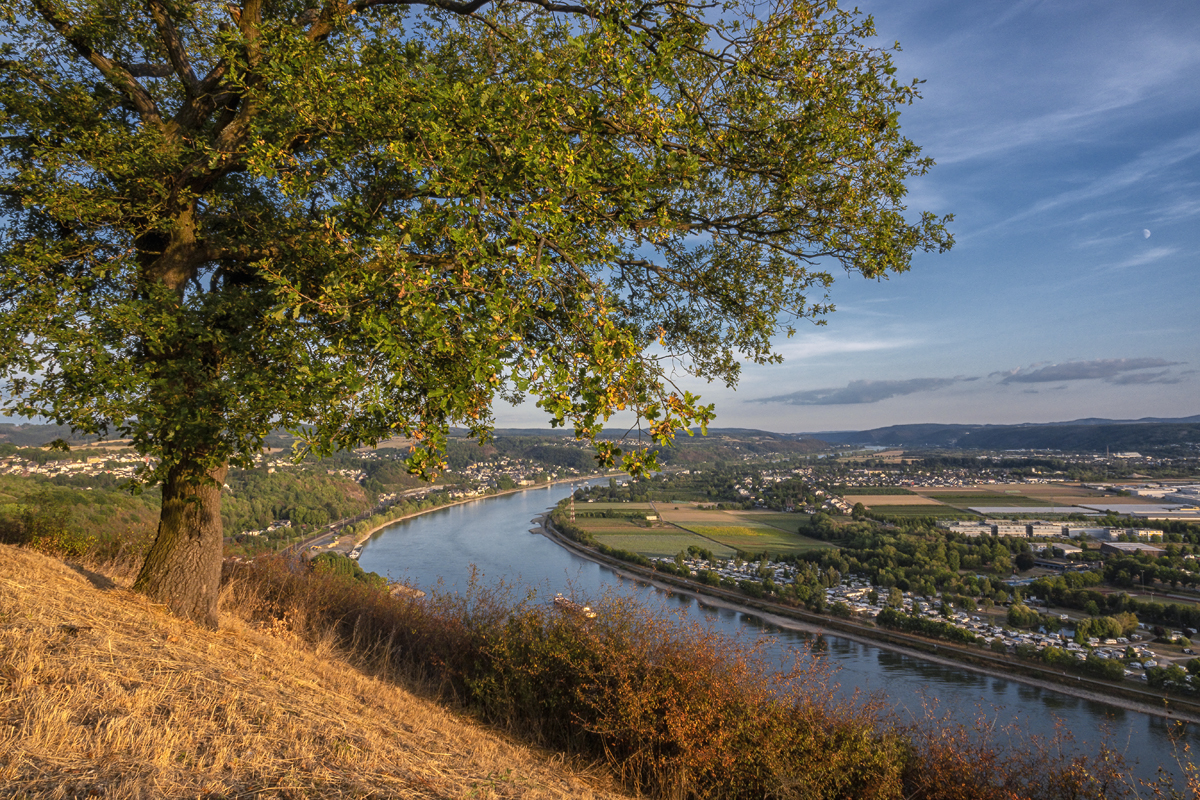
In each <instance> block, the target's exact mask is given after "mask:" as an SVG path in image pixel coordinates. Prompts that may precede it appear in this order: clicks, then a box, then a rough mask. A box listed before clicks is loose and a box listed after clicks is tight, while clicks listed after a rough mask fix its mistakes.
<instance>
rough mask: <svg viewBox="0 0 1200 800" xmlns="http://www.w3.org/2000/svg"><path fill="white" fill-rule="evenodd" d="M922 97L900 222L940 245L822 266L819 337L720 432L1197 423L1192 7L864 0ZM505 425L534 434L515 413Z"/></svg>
mask: <svg viewBox="0 0 1200 800" xmlns="http://www.w3.org/2000/svg"><path fill="white" fill-rule="evenodd" d="M858 7H859V8H860V9H861V10H862V11H864V12H866V13H869V14H871V15H872V16H873V17H874V19H875V22H876V27H877V30H878V33H879V38H878V41H879V43H880V44H890V43H891V42H894V41H899V42H900V45H901V47H902V48H903V50H902V52H900V53H897V54H895V56H894V62H895V65H896V66H897V68H898V71H897V77H898V78H920V79H923V80H924V81H925V83H924V84H923V86H922V95H923V99H922V100H920V101H918V102H917V103H916V104H915V105H913V106H911V107H908V108H906V109H905V110H904V111H903V113H902V115H901V127H902V130H903V131H904V134H905V135H906V136H907V137H908V138H910V139H912V140H913V141H914V142H916V143H917V144H918V145H920V146H921V147H922V148H923V151H924V153H923V154H924V155H928V156H930V157H931V158H933V159H934V160H935V161H936V162H937V166H935V167H934V168H933V169H932V170H931V171H930V172H929V174H927V175H926V176H924V177H921V178H919V179H916V180H914V181H912V182H910V184H909V196H908V207H909V210H910V211H912V212H919V211H922V210H927V211H932V212H934V213H936V214H938V215H941V214H946V213H953V214H954V215H955V217H956V219H955V221H954V222H953V223H952V225H951V231H952V233H953V234H954V236H955V238H956V244H955V246H954V248H953V250H951V251H950V252H949V253H946V254H919V255H917V256H916V257H915V258H914V260H913V264H912V268H911V270H909V271H908V272H907V273H904V274H902V275H899V276H892V277H891V278H890V279H888V280H886V281H882V282H874V281H868V280H865V279H863V278H861V277H860V276H850V275H844V274H842V275H839V276H838V280H837V282H836V283H835V285H834V287H833V289H832V292H831V299H832V300H833V302H834V304H835V306H836V309H837V310H836V311H835V312H834V313H833V314H831V315H830V316H829V317H828V318H827V324H826V325H825V326H824V327H819V328H818V327H813V326H812V325H810V324H808V323H801V324H800V326H799V327H800V330H799V332H798V333H797V334H796V336H794V337H793V338H791V339H781V340H780V341H779V343H778V347H779V351H780V352H781V353H782V354H783V356H784V359H785V360H784V363H783V364H780V365H772V366H765V367H760V366H755V365H749V366H747V367H745V368H744V370H743V374H742V379H741V381H740V383H739V385H738V387H737V389H736V391H732V390H729V389H726V388H725V387H724V386H722V385H720V384H706V383H704V382H702V381H694V380H693V381H684V385H685V386H686V387H687V388H689V389H691V390H692V391H695V392H697V393H699V394H700V395H701V396H702V397H703V399H704V400H705V401H706V402H714V403H715V404H716V410H717V419H716V421H715V423H714V424H715V425H716V426H718V427H744V428H757V429H760V430H770V431H778V432H816V431H828V430H862V429H868V428H874V427H880V426H885V425H895V424H907V423H921V422H940V423H996V424H999V423H1021V422H1054V421H1067V420H1073V419H1080V418H1085V417H1102V418H1109V419H1138V418H1141V417H1184V416H1191V415H1194V414H1200V302H1198V301H1200V3H1197V2H1195V0H1163V1H1162V2H1159V1H1157V0H1146V1H1145V2H1139V3H1129V2H1127V0H1125V1H1122V2H1116V1H1115V0H1086V1H1079V2H1072V1H1071V0H1055V1H1054V2H1050V1H1049V0H1047V1H1046V2H1036V1H1034V0H1026V1H1025V2H1020V1H1019V0H1018V1H1016V2H1014V0H1002V1H1000V2H993V1H992V0H973V1H972V2H969V3H964V2H961V0H863V2H860V3H858ZM496 412H497V423H498V425H499V426H500V427H525V426H532V425H538V426H541V425H542V424H544V416H543V415H542V414H541V413H540V412H538V411H537V410H536V409H535V408H533V406H532V403H529V404H526V405H525V406H522V407H520V408H517V409H511V408H497V409H496Z"/></svg>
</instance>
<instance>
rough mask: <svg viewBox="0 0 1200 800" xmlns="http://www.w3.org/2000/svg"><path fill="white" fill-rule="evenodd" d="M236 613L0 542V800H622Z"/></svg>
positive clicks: (321, 649) (591, 779)
mask: <svg viewBox="0 0 1200 800" xmlns="http://www.w3.org/2000/svg"><path fill="white" fill-rule="evenodd" d="M237 612H238V609H232V608H225V609H224V616H223V626H222V629H221V630H220V631H217V632H208V631H204V630H201V629H198V628H195V627H193V626H192V625H190V624H188V623H185V622H182V621H180V620H178V619H175V618H174V617H171V616H168V615H167V614H166V612H165V610H163V609H161V608H159V607H156V606H154V605H151V604H150V603H148V602H147V601H146V600H145V599H144V598H142V597H140V596H137V595H134V594H132V593H130V592H128V591H126V590H125V589H124V588H122V586H120V585H119V583H114V582H113V581H112V580H110V579H108V578H106V577H104V576H101V575H97V574H93V573H89V572H87V571H85V570H81V569H78V568H74V567H71V566H68V565H66V564H64V563H63V562H61V561H58V560H55V559H51V558H47V557H44V556H41V555H38V554H36V553H33V552H30V551H28V550H23V549H18V548H13V547H8V546H3V545H0V797H22V798H26V797H50V796H55V797H92V796H104V797H163V796H166V797H197V796H205V797H251V796H253V797H256V798H257V797H262V798H270V797H288V798H297V797H313V798H316V797H320V798H325V797H404V798H447V797H468V796H469V797H484V798H509V797H521V798H568V797H570V798H604V797H615V796H616V795H614V794H612V793H610V792H608V791H606V790H604V789H601V788H597V783H598V777H597V776H595V775H588V774H585V773H583V772H579V771H576V770H572V769H569V768H566V767H564V766H563V764H562V763H561V756H559V757H557V758H551V757H550V756H548V755H546V754H543V753H540V752H537V751H534V750H531V749H529V748H525V747H520V746H516V745H514V744H512V743H510V742H508V741H506V740H505V739H504V738H502V737H501V736H499V735H497V734H495V733H492V732H490V731H488V730H486V729H483V728H481V727H478V726H476V725H474V724H472V723H471V722H470V721H469V720H465V719H462V718H460V717H457V716H455V715H454V714H452V713H450V712H448V711H447V710H446V709H445V708H443V707H441V706H439V705H437V704H434V703H430V702H427V701H425V700H423V699H421V698H419V697H416V696H414V695H412V694H410V693H408V692H406V691H404V690H403V689H400V688H397V687H396V686H394V685H392V684H389V683H385V682H382V681H379V680H376V679H374V678H372V677H369V676H366V675H364V674H362V673H361V672H359V671H358V670H356V669H355V668H354V667H353V666H351V665H350V664H348V663H346V662H345V661H343V660H341V659H339V657H338V656H337V654H336V653H334V652H333V651H332V648H331V647H329V646H328V644H326V645H324V646H317V647H316V648H315V649H314V648H309V647H306V646H304V645H303V644H302V643H301V642H300V641H299V640H297V639H295V638H293V637H289V636H287V635H285V634H283V633H282V632H280V631H274V632H273V631H269V630H260V629H258V628H256V627H255V626H253V625H251V624H249V623H246V622H244V621H242V619H241V618H240V617H239V616H238V614H237Z"/></svg>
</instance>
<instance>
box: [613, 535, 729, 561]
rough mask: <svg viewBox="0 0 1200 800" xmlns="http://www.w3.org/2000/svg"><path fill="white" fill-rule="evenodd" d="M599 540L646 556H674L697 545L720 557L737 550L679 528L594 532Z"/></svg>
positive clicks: (725, 556) (727, 555)
mask: <svg viewBox="0 0 1200 800" xmlns="http://www.w3.org/2000/svg"><path fill="white" fill-rule="evenodd" d="M592 535H593V537H594V538H595V539H596V541H597V542H600V543H602V544H606V545H608V546H609V547H616V548H619V549H621V550H629V551H630V552H633V553H641V554H642V555H644V556H649V557H653V556H667V557H671V556H674V555H675V554H676V553H678V552H680V551H681V550H687V549H688V547H690V546H692V545H695V546H696V547H702V548H704V549H705V550H711V551H712V553H713V555H715V556H717V557H718V558H733V556H734V555H736V551H735V549H734V548H732V547H728V546H726V545H722V544H719V543H717V542H714V541H712V540H711V539H705V538H704V537H703V536H697V535H696V534H694V533H689V532H688V531H682V530H680V529H679V528H649V529H645V528H644V529H642V530H641V532H640V533H594V534H592Z"/></svg>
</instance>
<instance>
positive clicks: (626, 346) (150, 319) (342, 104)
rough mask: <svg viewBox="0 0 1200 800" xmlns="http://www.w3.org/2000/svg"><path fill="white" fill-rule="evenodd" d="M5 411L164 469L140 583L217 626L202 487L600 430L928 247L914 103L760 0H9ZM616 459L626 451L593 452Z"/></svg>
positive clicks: (3, 64)
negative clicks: (314, 464) (287, 462)
mask: <svg viewBox="0 0 1200 800" xmlns="http://www.w3.org/2000/svg"><path fill="white" fill-rule="evenodd" d="M2 13H3V15H4V18H5V26H6V28H7V30H8V34H7V35H6V36H5V37H4V39H3V42H2V43H0V115H2V116H0V120H2V121H0V126H2V127H3V132H2V136H3V138H2V140H0V147H2V148H3V150H4V159H3V165H2V166H0V198H3V203H4V205H3V214H4V225H3V233H2V234H0V237H2V238H0V253H2V254H3V259H4V269H3V272H2V273H0V371H2V374H3V375H4V377H5V410H7V411H9V412H13V413H19V414H25V415H34V414H40V415H44V416H47V417H50V418H52V419H54V420H56V421H57V422H59V423H60V424H66V425H70V426H71V427H72V428H73V429H75V430H77V431H81V432H86V433H92V434H100V435H107V434H117V435H120V436H125V437H129V438H130V439H132V441H133V444H134V446H135V447H136V448H137V449H138V450H139V451H140V452H142V453H145V454H148V455H153V456H156V457H158V459H159V460H158V462H157V466H156V467H154V468H153V469H148V470H147V471H146V472H144V473H143V474H142V475H141V480H143V481H151V482H155V481H160V482H162V484H163V502H162V514H161V520H160V524H159V529H158V535H157V539H156V541H155V543H154V545H153V547H152V548H151V550H150V552H149V555H148V557H147V559H146V562H145V565H144V566H143V568H142V570H141V573H140V575H139V577H138V579H137V582H136V587H137V588H138V589H139V590H141V591H143V592H145V593H147V594H148V595H149V596H150V597H151V598H153V599H155V600H158V601H160V602H163V603H166V604H167V605H168V606H169V607H170V608H171V609H172V610H174V611H175V612H176V613H178V614H181V615H183V616H187V617H190V618H193V619H196V620H198V621H200V622H202V623H205V624H209V625H212V624H215V620H216V612H215V604H216V592H217V583H218V578H219V568H220V548H221V534H222V531H221V524H220V513H219V506H220V490H221V484H222V482H223V480H224V477H225V474H226V471H227V470H228V468H229V466H230V465H231V464H232V465H240V464H245V463H247V462H248V460H249V459H250V458H251V457H252V456H253V455H254V454H255V453H256V452H258V451H259V449H260V447H261V443H262V439H263V436H264V435H265V434H266V433H267V432H268V430H270V429H272V428H275V427H280V426H282V427H286V428H289V429H293V430H299V431H301V432H302V434H303V439H304V442H305V443H306V447H307V448H309V449H310V450H311V451H314V452H317V453H328V452H330V451H333V450H336V449H337V448H341V447H349V446H354V445H358V444H361V443H364V442H366V443H370V442H375V441H377V440H379V439H381V438H384V437H388V436H393V435H404V436H408V437H411V438H413V439H414V440H416V441H418V442H419V443H420V444H419V446H418V447H417V448H416V450H415V451H414V454H413V457H412V461H411V466H412V468H413V469H414V470H416V471H417V472H419V473H422V474H426V475H429V474H432V473H434V472H436V471H437V470H438V469H439V468H440V466H441V461H442V459H441V453H442V451H443V445H444V442H445V437H446V433H447V431H448V429H449V427H450V426H451V425H461V426H465V427H466V428H468V429H469V431H470V433H471V435H472V436H474V437H475V438H477V439H482V438H485V437H486V436H487V433H488V431H489V429H490V427H491V425H492V414H491V411H490V407H491V403H492V401H493V400H494V399H495V398H496V397H498V396H500V397H506V398H510V399H513V398H517V397H522V396H525V395H532V396H534V397H536V398H537V400H538V404H539V405H540V406H541V407H542V408H544V409H545V410H546V411H547V412H548V414H549V415H550V416H551V418H552V419H553V421H554V422H555V423H557V424H569V425H572V426H573V427H574V430H575V432H576V434H577V435H578V436H579V437H582V438H592V437H594V436H595V435H596V433H597V432H598V431H599V429H600V426H601V425H602V424H603V423H604V421H605V420H607V419H608V418H609V417H610V416H611V415H612V414H613V413H615V412H617V411H618V410H628V411H632V412H634V413H635V414H636V415H637V416H638V418H639V421H641V422H644V423H645V424H646V426H647V427H648V433H649V434H650V435H651V436H652V437H653V438H654V439H655V440H658V441H660V442H666V441H668V440H669V439H670V438H671V436H672V435H673V434H674V433H675V432H676V431H678V430H681V429H683V428H686V427H688V426H690V425H692V424H701V425H703V424H704V423H705V422H706V421H707V420H708V419H709V418H710V417H711V415H712V410H711V408H710V407H706V406H703V405H701V404H700V403H699V401H698V398H696V397H695V396H693V395H691V394H688V393H686V392H683V391H680V390H678V389H676V388H675V386H674V385H673V384H672V383H671V381H670V379H669V376H670V375H671V374H672V370H676V369H678V370H682V371H684V372H689V373H691V374H694V375H697V376H700V377H703V378H706V379H719V380H723V381H726V382H729V383H732V382H734V381H735V380H736V378H737V374H738V363H739V358H748V359H751V360H753V361H756V362H770V361H774V360H778V356H777V354H776V353H774V351H773V350H772V345H771V338H772V337H773V336H775V335H776V334H777V333H779V332H781V329H782V328H786V327H787V326H789V325H790V324H791V320H794V319H796V318H800V319H804V318H808V319H816V318H818V317H820V316H821V315H823V314H824V313H826V312H827V311H829V310H831V309H832V306H831V305H829V302H828V296H827V295H826V290H827V288H828V287H829V285H830V283H831V281H832V274H831V272H830V270H831V269H832V267H833V266H836V265H841V266H842V267H844V268H845V269H847V270H849V271H851V272H856V273H860V274H862V275H864V276H867V277H871V278H876V277H881V276H883V275H885V274H886V273H888V272H896V271H901V270H904V269H906V268H907V267H908V265H909V261H910V257H911V255H912V253H913V252H914V251H917V250H939V249H944V248H946V247H948V246H949V245H950V242H951V240H950V237H949V236H948V234H947V233H946V232H945V229H944V227H943V225H944V222H945V220H944V219H937V218H935V217H933V216H932V215H930V214H928V213H926V214H922V215H917V216H915V217H911V218H910V217H906V216H905V208H904V205H903V197H904V193H905V188H904V181H905V179H906V178H909V177H910V176H913V175H917V174H920V173H922V172H923V171H924V170H925V169H926V168H927V167H928V166H929V164H930V162H929V161H927V160H925V159H923V158H921V156H920V155H919V149H918V148H917V147H916V146H915V145H913V144H912V143H911V142H910V141H908V140H907V139H905V138H904V137H903V136H902V135H901V133H900V129H899V112H900V109H901V107H902V106H904V105H905V104H907V103H909V102H910V101H912V100H913V99H914V98H915V97H916V86H915V84H913V83H904V82H900V81H898V80H896V79H895V78H894V77H893V75H894V71H895V70H894V68H893V67H892V65H891V62H890V60H889V55H888V53H887V52H886V51H882V50H879V49H875V48H873V47H870V46H869V45H868V44H866V43H865V40H866V39H867V38H868V37H870V36H871V35H873V32H874V31H873V28H872V24H871V21H870V19H869V18H864V17H861V16H859V15H857V14H856V13H851V12H846V11H842V10H839V9H837V8H836V7H835V6H834V5H833V4H832V3H826V2H809V0H780V1H779V2H777V3H776V4H775V5H773V6H771V7H770V8H768V9H766V11H765V13H763V14H762V15H756V13H755V12H754V11H753V10H751V9H749V8H741V7H737V6H734V5H729V6H726V7H725V8H723V9H717V8H714V7H711V6H701V5H695V4H692V3H689V2H684V1H683V0H650V1H649V2H626V0H598V1H597V2H580V3H576V2H557V0H554V1H548V0H498V2H492V3H488V2H485V0H468V1H467V2H456V0H439V1H438V2H420V1H418V0H352V2H345V1H344V0H328V2H324V3H321V4H315V5H312V6H309V5H308V4H307V3H305V2H301V1H300V0H290V1H289V0H246V2H244V3H243V4H242V5H240V6H237V5H231V4H226V3H221V2H205V1H204V0H201V1H200V2H188V3H183V2H177V0H147V2H144V3H132V2H127V1H126V0H80V2H75V3H66V2H63V0H5V2H4V4H3V6H2ZM597 449H598V451H599V454H600V458H601V460H602V461H603V462H605V463H614V462H616V461H622V462H623V463H624V466H625V467H626V468H627V469H630V470H633V471H637V470H639V469H642V468H644V467H645V466H646V465H647V461H646V458H647V457H646V456H645V455H644V454H643V453H641V452H625V453H622V452H621V451H620V450H619V449H618V448H616V447H615V446H614V445H612V444H610V443H603V442H601V443H598V444H597Z"/></svg>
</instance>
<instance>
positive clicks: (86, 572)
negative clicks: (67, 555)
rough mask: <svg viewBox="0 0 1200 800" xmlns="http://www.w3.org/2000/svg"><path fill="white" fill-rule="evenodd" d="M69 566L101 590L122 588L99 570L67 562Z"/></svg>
mask: <svg viewBox="0 0 1200 800" xmlns="http://www.w3.org/2000/svg"><path fill="white" fill-rule="evenodd" d="M67 566H68V567H70V568H71V569H73V570H75V571H76V572H78V573H79V574H80V575H81V576H82V577H84V578H86V579H87V581H88V583H90V584H91V585H92V586H95V587H96V588H97V589H100V590H101V591H105V592H107V591H109V590H110V589H117V588H120V587H119V586H118V585H117V583H116V582H115V581H114V580H113V579H112V578H109V577H108V576H107V575H101V574H100V573H99V572H92V571H91V570H90V569H87V568H85V567H81V566H80V565H78V564H71V563H67Z"/></svg>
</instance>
